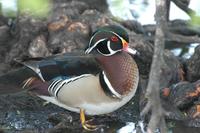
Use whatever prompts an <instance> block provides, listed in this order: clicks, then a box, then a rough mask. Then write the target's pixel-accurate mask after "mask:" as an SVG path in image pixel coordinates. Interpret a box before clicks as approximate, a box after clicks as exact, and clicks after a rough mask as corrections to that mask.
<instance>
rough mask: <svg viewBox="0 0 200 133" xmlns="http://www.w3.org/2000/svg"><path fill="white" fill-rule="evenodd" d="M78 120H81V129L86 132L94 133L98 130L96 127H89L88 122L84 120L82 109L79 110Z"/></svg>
mask: <svg viewBox="0 0 200 133" xmlns="http://www.w3.org/2000/svg"><path fill="white" fill-rule="evenodd" d="M80 120H81V125H82V127H83V128H84V129H85V130H88V131H95V130H97V129H98V126H97V125H90V124H88V122H89V121H90V120H87V121H86V119H85V110H84V109H80Z"/></svg>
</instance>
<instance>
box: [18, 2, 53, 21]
mask: <svg viewBox="0 0 200 133" xmlns="http://www.w3.org/2000/svg"><path fill="white" fill-rule="evenodd" d="M49 9H50V1H49V0H18V10H19V12H20V13H22V14H23V13H27V12H28V13H30V14H31V15H33V16H35V17H46V16H47V15H48V13H49Z"/></svg>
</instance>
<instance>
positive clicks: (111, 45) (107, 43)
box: [85, 25, 137, 56]
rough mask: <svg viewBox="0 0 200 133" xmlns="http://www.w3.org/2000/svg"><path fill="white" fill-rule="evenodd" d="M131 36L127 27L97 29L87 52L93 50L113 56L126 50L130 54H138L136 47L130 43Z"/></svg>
mask: <svg viewBox="0 0 200 133" xmlns="http://www.w3.org/2000/svg"><path fill="white" fill-rule="evenodd" d="M128 43H129V37H128V33H127V32H126V30H125V29H123V28H122V27H120V26H114V25H112V26H105V27H101V28H99V29H98V30H96V31H95V32H94V33H93V35H92V37H91V39H90V41H89V45H88V47H87V48H86V51H85V53H86V54H89V53H91V52H92V51H95V52H98V53H100V54H101V55H104V56H111V55H114V54H115V53H117V52H120V51H126V52H128V53H130V54H136V53H137V51H136V50H135V49H131V48H130V47H129V45H128Z"/></svg>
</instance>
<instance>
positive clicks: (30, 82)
mask: <svg viewBox="0 0 200 133" xmlns="http://www.w3.org/2000/svg"><path fill="white" fill-rule="evenodd" d="M35 80H37V78H36V77H30V78H28V79H26V80H24V81H23V82H22V88H23V89H24V88H26V87H29V86H30V85H31V84H32V83H33V81H35Z"/></svg>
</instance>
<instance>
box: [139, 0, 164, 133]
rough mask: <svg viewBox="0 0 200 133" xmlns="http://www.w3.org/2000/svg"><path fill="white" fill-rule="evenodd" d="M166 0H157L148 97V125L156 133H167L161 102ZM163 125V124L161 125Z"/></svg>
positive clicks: (149, 129)
mask: <svg viewBox="0 0 200 133" xmlns="http://www.w3.org/2000/svg"><path fill="white" fill-rule="evenodd" d="M166 15H167V11H166V0H156V15H155V19H156V23H157V25H156V35H155V45H154V55H153V61H152V64H151V71H150V78H149V83H148V86H147V91H146V97H147V98H148V104H147V107H145V108H144V109H145V110H144V111H142V112H146V111H147V109H149V104H150V105H151V106H150V110H149V111H151V114H152V115H151V118H150V121H149V124H148V132H154V131H155V129H156V128H160V129H161V130H162V133H166V124H165V120H164V111H163V108H162V105H161V100H160V95H159V94H160V86H161V84H162V83H160V79H161V75H162V69H163V68H164V59H163V53H164V46H165V45H164V43H165V33H164V31H166V27H167V24H166V18H167V17H166ZM160 123H161V124H160Z"/></svg>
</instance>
